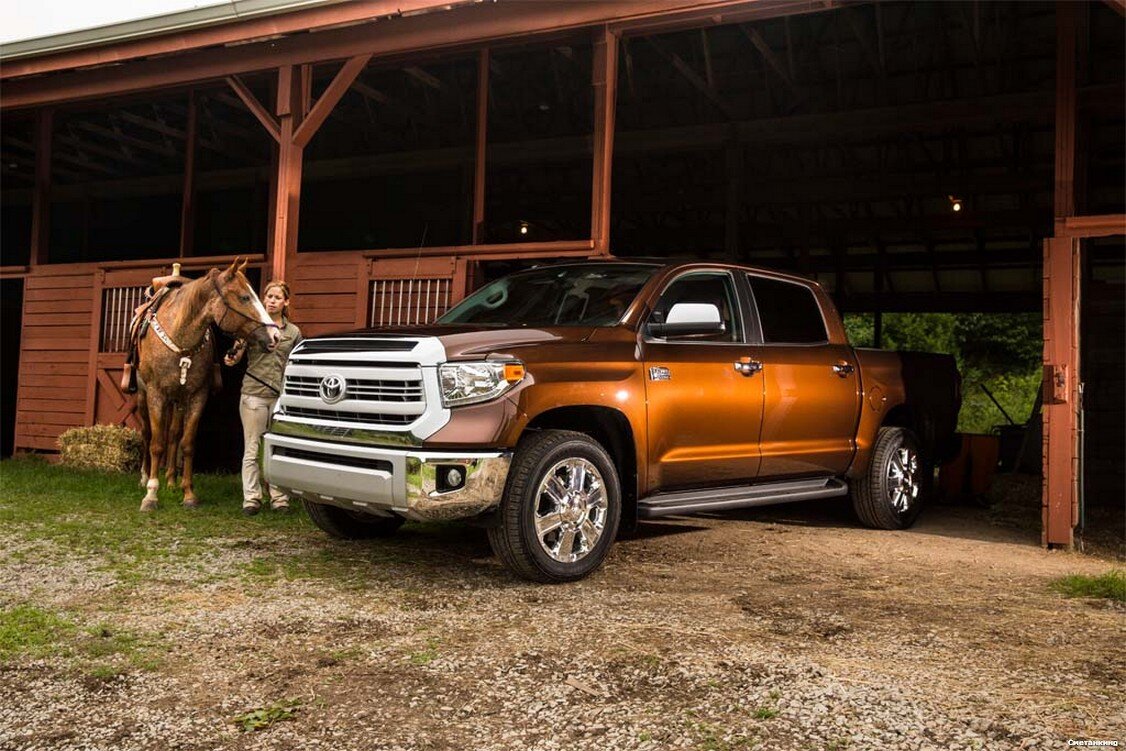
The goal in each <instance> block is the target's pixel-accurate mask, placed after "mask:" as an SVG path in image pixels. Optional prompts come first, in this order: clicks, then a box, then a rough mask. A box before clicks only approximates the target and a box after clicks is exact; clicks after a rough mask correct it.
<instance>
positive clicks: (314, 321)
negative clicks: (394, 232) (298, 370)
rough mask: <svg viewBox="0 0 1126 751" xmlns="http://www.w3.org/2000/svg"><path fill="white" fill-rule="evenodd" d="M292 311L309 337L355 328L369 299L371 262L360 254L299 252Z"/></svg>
mask: <svg viewBox="0 0 1126 751" xmlns="http://www.w3.org/2000/svg"><path fill="white" fill-rule="evenodd" d="M296 259H297V262H296V264H295V268H294V269H293V270H292V271H291V272H290V275H289V276H290V278H289V279H287V280H286V281H288V282H289V286H290V289H291V291H292V293H293V297H292V299H291V300H290V305H289V312H290V317H291V318H292V319H293V322H294V323H295V324H297V326H298V327H299V328H300V329H301V333H302V334H303V335H305V336H316V335H318V334H327V333H330V332H332V331H340V330H343V329H350V328H354V327H356V326H358V325H363V323H365V322H366V321H361V320H360V315H361V312H360V311H361V308H362V307H363V305H362V303H363V301H364V300H365V299H366V297H367V284H368V282H367V280H368V263H367V259H366V258H364V257H363V256H362V255H361V254H360V253H356V252H350V251H348V252H332V253H298V254H297V255H296Z"/></svg>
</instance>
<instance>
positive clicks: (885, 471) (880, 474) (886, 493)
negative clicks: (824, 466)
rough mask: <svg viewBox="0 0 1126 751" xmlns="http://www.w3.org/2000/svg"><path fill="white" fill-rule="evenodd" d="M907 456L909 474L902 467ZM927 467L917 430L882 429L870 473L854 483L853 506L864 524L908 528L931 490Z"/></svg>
mask: <svg viewBox="0 0 1126 751" xmlns="http://www.w3.org/2000/svg"><path fill="white" fill-rule="evenodd" d="M912 458H913V461H912ZM904 459H907V461H906V465H907V467H908V469H907V472H906V473H904V472H903V471H902V470H901V469H900V467H901V466H903V465H904V464H905V462H904ZM928 467H930V462H929V460H928V459H927V458H926V457H924V456H923V455H922V450H921V449H920V447H919V439H918V438H916V437H915V434H914V433H912V432H911V431H910V430H908V429H907V428H891V427H885V428H880V431H879V433H877V434H876V445H875V446H874V447H873V449H872V461H871V463H870V464H869V466H868V472H867V474H865V476H864V477H863V478H861V479H859V480H857V481H856V482H854V483H853V484H852V507H853V508H854V509H855V510H856V515H857V516H858V517H860V521H861V523H862V524H864V526H866V527H871V528H873V529H906V528H907V527H910V526H911V525H912V524H914V522H915V519H917V518H918V516H919V512H920V511H922V509H923V505H924V503H925V501H926V498H927V495H928V493H929V490H930V484H931V483H930V482H929V479H928V477H927V473H928ZM897 477H902V478H903V479H902V480H899V481H897V479H896V478H897Z"/></svg>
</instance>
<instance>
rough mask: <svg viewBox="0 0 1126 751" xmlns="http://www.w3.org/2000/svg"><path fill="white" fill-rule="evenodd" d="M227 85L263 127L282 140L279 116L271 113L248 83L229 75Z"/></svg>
mask: <svg viewBox="0 0 1126 751" xmlns="http://www.w3.org/2000/svg"><path fill="white" fill-rule="evenodd" d="M227 85H228V86H230V87H231V90H232V91H234V92H235V94H236V95H237V96H238V98H239V99H240V100H242V103H243V104H245V105H246V108H247V109H248V110H250V114H252V115H254V117H255V118H256V119H257V120H258V122H260V123H262V127H263V128H265V129H266V132H267V133H269V134H270V136H271V137H272V138H273V139H274V140H275V141H280V140H281V126H279V125H278V121H277V118H275V117H274V116H273V115H271V114H270V111H269V110H268V109H266V107H264V106H263V105H262V103H261V102H259V101H258V97H256V96H254V92H253V91H251V90H250V89H249V88H247V86H246V84H244V83H243V82H242V79H240V78H239V77H238V76H227Z"/></svg>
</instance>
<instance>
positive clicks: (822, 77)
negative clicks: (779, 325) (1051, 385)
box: [0, 2, 1126, 508]
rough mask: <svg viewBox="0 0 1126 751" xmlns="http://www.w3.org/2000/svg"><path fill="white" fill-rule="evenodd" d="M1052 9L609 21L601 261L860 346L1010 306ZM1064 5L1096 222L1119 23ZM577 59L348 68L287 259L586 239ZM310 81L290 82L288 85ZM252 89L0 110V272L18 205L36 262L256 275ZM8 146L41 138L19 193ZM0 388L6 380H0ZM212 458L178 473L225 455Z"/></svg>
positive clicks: (1102, 250) (550, 39) (264, 173)
mask: <svg viewBox="0 0 1126 751" xmlns="http://www.w3.org/2000/svg"><path fill="white" fill-rule="evenodd" d="M1058 12H1059V6H1057V5H1056V4H1051V3H1041V2H953V3H917V2H880V3H868V4H855V5H848V6H845V7H837V8H834V9H830V10H823V11H819V12H811V13H803V14H796V15H787V16H782V17H776V18H769V19H766V20H757V21H746V22H731V23H722V24H719V25H714V24H708V25H704V26H700V25H697V26H695V27H692V28H684V27H682V26H677V27H675V28H671V29H668V30H663V29H660V28H656V29H649V30H646V31H644V32H641V33H626V34H624V35H623V36H622V38H621V41H620V44H619V48H618V64H617V105H616V109H615V112H614V128H613V144H614V146H613V152H612V153H613V166H612V198H611V201H610V244H609V248H610V251H611V252H612V253H613V254H614V255H617V256H621V257H677V258H681V257H687V258H697V259H717V260H718V259H722V260H736V261H740V262H746V263H751V264H754V265H758V266H763V267H767V268H774V269H781V270H785V271H791V272H794V273H799V274H802V275H806V276H809V277H812V278H816V279H817V280H818V281H820V282H821V283H822V284H823V285H824V286H825V287H826V288H827V289H829V290H831V291H832V294H833V296H834V298H835V300H836V301H837V304H838V306H839V307H840V308H841V310H842V311H843V312H845V313H848V314H870V315H871V317H872V320H873V322H874V327H873V330H872V337H871V341H865V342H859V343H861V344H875V345H877V346H878V345H880V344H882V343H883V342H882V339H883V337H882V328H883V322H884V319H885V316H891V315H895V314H897V313H904V312H912V313H951V312H963V313H964V312H976V313H993V314H1001V315H1021V314H1025V315H1027V314H1037V313H1040V312H1041V311H1042V310H1043V308H1044V301H1043V295H1044V289H1043V276H1044V268H1043V257H1044V240H1045V238H1048V237H1051V236H1052V233H1053V200H1054V193H1055V185H1054V174H1055V168H1056V163H1055V161H1056V138H1055V123H1056V108H1055V103H1056V96H1057V87H1056V72H1057V62H1058V61H1057V27H1058V23H1057V22H1058V19H1057V13H1058ZM1068 12H1069V13H1070V14H1073V15H1074V18H1071V19H1070V20H1069V22H1072V23H1074V24H1075V27H1076V28H1077V30H1078V32H1077V34H1076V39H1077V45H1078V46H1077V50H1076V52H1077V54H1076V83H1077V86H1076V100H1077V103H1078V107H1077V110H1078V118H1077V138H1076V143H1077V155H1078V158H1077V166H1076V182H1075V184H1076V190H1075V201H1076V205H1077V207H1078V211H1079V213H1080V214H1114V213H1121V212H1122V210H1123V208H1122V207H1123V205H1124V203H1126V195H1124V184H1126V158H1124V144H1126V128H1124V123H1126V117H1124V111H1123V110H1124V97H1123V83H1124V78H1126V76H1124V66H1123V64H1122V62H1123V57H1122V55H1123V49H1124V48H1126V41H1124V24H1123V22H1122V17H1121V16H1120V15H1119V14H1118V13H1117V12H1116V10H1114V9H1113V8H1112V7H1111V6H1110V5H1109V4H1105V3H1084V4H1076V5H1075V6H1074V8H1073V9H1072V10H1070V11H1068ZM595 55H596V53H595V49H594V45H593V44H592V37H591V34H590V33H589V31H580V32H567V33H562V34H550V35H545V36H542V37H536V38H534V39H530V40H520V41H519V42H517V43H506V44H498V45H495V46H492V47H490V49H489V53H488V55H487V56H482V55H481V54H480V53H479V50H478V49H455V50H451V51H448V52H445V53H442V54H435V53H427V54H421V55H415V56H407V57H403V58H395V59H379V58H373V59H372V60H371V61H370V62H368V63H367V64H366V66H365V67H364V69H363V70H362V71H361V72H360V74H359V75H358V76H357V77H356V79H355V81H354V82H353V83H352V84H351V86H349V88H348V90H347V92H346V93H345V94H344V95H343V97H342V98H341V99H340V101H339V103H338V104H337V105H336V106H335V107H334V108H333V109H332V111H331V113H330V114H329V116H328V118H327V120H326V121H325V122H324V124H323V125H322V126H321V127H320V129H319V130H318V131H317V133H316V134H315V135H314V136H313V138H312V140H311V141H310V142H309V144H308V145H307V147H306V148H305V150H304V159H303V168H302V181H301V184H302V189H301V193H300V212H299V215H298V219H297V221H298V227H299V231H298V240H297V252H298V253H318V252H328V251H373V250H380V249H393V250H395V251H397V252H401V251H403V250H404V249H415V248H417V249H423V248H425V249H432V248H457V247H460V246H465V245H469V244H474V243H489V244H495V245H505V244H511V245H512V246H513V251H512V253H511V254H508V255H506V254H504V253H503V252H498V253H495V254H494V255H493V257H492V259H491V260H487V261H481V262H480V263H479V264H478V267H477V269H476V274H475V278H476V279H477V280H479V281H483V280H487V279H490V278H493V277H495V276H498V275H500V274H502V273H505V272H507V271H509V270H512V269H513V268H516V267H519V266H521V265H526V264H528V263H532V262H542V261H543V258H542V257H539V258H537V259H536V260H535V261H532V260H528V259H526V258H522V257H521V256H522V253H521V245H522V244H525V243H537V242H548V241H582V240H586V239H589V238H590V237H591V232H592V229H591V204H592V192H593V188H592V182H593V172H594V146H593V143H594V139H595V121H596V117H595V112H596V97H595V95H594V92H595V87H594V86H593V85H592V81H594V79H595V78H596V66H595V63H594V60H595ZM339 69H340V65H339V63H324V64H319V65H316V66H314V68H313V73H312V77H311V82H310V90H309V92H308V96H309V97H311V98H312V99H313V100H315V99H317V98H318V97H319V95H320V93H321V92H323V91H325V90H326V89H327V87H329V86H330V84H331V82H332V80H333V78H334V76H335V75H336V73H337V71H338V70H339ZM275 78H276V74H275V72H273V71H262V72H260V73H254V74H245V75H240V76H237V77H235V78H234V82H233V83H232V82H229V81H223V80H218V81H213V82H208V83H204V84H198V85H194V86H190V87H183V88H178V89H173V90H161V91H158V92H145V93H140V94H133V95H129V96H126V97H115V98H105V99H92V100H88V101H78V102H74V103H70V104H66V105H60V106H57V107H55V108H54V109H53V112H52V115H51V117H50V118H47V119H43V118H37V117H36V115H37V113H36V112H35V111H18V110H17V111H14V112H5V113H3V122H2V123H0V129H2V131H3V133H2V165H3V187H2V198H3V227H2V230H3V244H2V249H3V258H2V260H0V266H2V267H13V266H23V265H26V264H27V263H28V262H29V254H30V251H29V248H30V244H31V243H30V238H31V237H32V234H33V229H32V223H33V212H32V203H33V201H32V199H33V195H34V193H35V192H36V190H37V189H45V190H47V191H48V195H49V206H50V208H49V212H47V214H46V216H47V221H49V231H48V233H47V237H48V238H49V242H48V243H47V252H46V258H45V259H44V260H45V261H46V262H47V263H49V264H67V263H79V262H90V261H99V262H103V261H105V262H118V261H120V262H131V261H142V260H148V259H152V260H163V259H172V258H177V257H184V258H193V257H194V258H199V257H209V256H220V255H229V254H235V253H241V254H250V255H252V256H253V257H254V258H255V262H254V264H255V266H258V267H260V266H261V265H262V263H263V262H264V261H263V260H262V257H263V256H264V254H265V253H266V252H267V248H268V246H269V241H270V235H271V230H272V222H271V217H270V209H269V207H270V197H271V190H272V187H271V179H270V178H271V174H272V172H273V171H274V169H275V165H276V160H277V159H278V154H277V148H276V147H275V142H274V139H273V138H272V137H271V135H270V133H269V132H268V131H267V129H266V128H264V127H263V124H262V123H261V121H260V118H258V117H257V116H256V115H255V113H254V111H253V109H252V108H251V107H249V106H248V101H250V102H253V101H257V102H263V103H267V106H270V105H272V104H273V100H274V98H275V95H276V91H275V83H274V81H275ZM482 82H484V85H485V86H487V104H486V107H485V108H484V109H482V108H481V106H480V103H481V100H482V97H480V96H479V95H478V91H479V87H480V86H481V85H482ZM240 87H241V89H240ZM482 116H484V122H483V123H482ZM43 123H46V125H43ZM482 124H483V125H484V127H481V125H482ZM39 127H47V128H49V137H47V138H44V137H39V136H38V134H37V133H36V129H37V128H39ZM482 136H483V137H484V140H485V149H484V153H485V155H486V158H485V170H484V183H483V188H484V189H483V190H482V191H478V190H476V186H475V180H476V179H477V175H476V159H477V154H478V149H477V142H478V139H479V138H480V137H482ZM37 144H46V148H49V158H48V160H47V163H48V164H49V175H47V176H45V175H40V176H39V177H40V179H39V180H38V181H37V180H36V166H37V151H36V145H37ZM40 148H43V146H42V145H41V146H40ZM39 162H40V163H41V162H42V160H39ZM46 178H49V179H46ZM37 186H38V187H37ZM478 196H480V197H481V198H483V201H484V204H483V207H478V206H475V199H477V198H478ZM479 219H480V221H478V220H479ZM1082 243H1083V250H1082V290H1083V292H1082V300H1083V308H1082V312H1081V318H1082V322H1081V330H1082V333H1081V338H1082V341H1083V342H1084V349H1083V357H1084V360H1083V362H1082V367H1083V371H1082V376H1081V377H1082V379H1083V381H1084V383H1085V386H1084V405H1085V416H1086V417H1085V419H1086V424H1085V436H1086V438H1085V443H1084V446H1085V447H1086V448H1085V451H1086V453H1085V454H1084V465H1083V466H1084V473H1085V474H1084V485H1085V488H1086V494H1085V496H1084V497H1085V498H1086V499H1088V501H1089V503H1091V504H1095V505H1096V506H1097V505H1106V506H1109V507H1114V506H1117V507H1118V508H1120V507H1121V498H1122V497H1124V496H1126V474H1124V470H1123V464H1122V462H1121V457H1122V455H1123V452H1124V450H1126V446H1124V445H1123V435H1122V430H1121V418H1122V414H1123V392H1124V391H1126V389H1124V384H1123V382H1122V373H1123V367H1124V365H1126V362H1124V361H1126V355H1124V343H1126V330H1124V321H1126V317H1124V316H1123V308H1122V306H1123V299H1124V294H1123V293H1124V286H1123V285H1124V283H1126V272H1124V268H1126V266H1124V262H1126V248H1124V245H1123V238H1122V236H1117V237H1112V238H1100V239H1088V240H1083V241H1082ZM5 298H6V300H7V299H10V296H9V294H8V290H7V288H5ZM62 309H63V307H62V306H60V310H62ZM295 315H296V318H297V320H298V322H300V320H301V312H300V310H297V311H295ZM5 319H6V320H10V319H11V314H10V313H9V311H8V308H7V307H5ZM6 336H7V335H6ZM9 338H10V337H8V338H6V339H5V341H6V342H7V341H8V340H9ZM102 342H103V343H102V346H104V347H106V346H108V347H110V348H111V350H112V348H113V347H118V346H120V342H115V341H109V342H108V343H107V340H106V338H105V337H103V338H102ZM1088 345H1089V346H1088ZM5 346H7V345H5ZM17 346H18V345H17ZM106 351H110V350H106ZM6 359H7V358H6ZM3 390H4V393H5V394H6V395H7V394H8V392H9V391H11V392H12V393H13V394H14V391H15V384H14V382H13V375H12V374H10V373H9V372H8V369H7V368H5V370H4V385H3ZM211 412H212V414H211V417H209V418H208V420H209V421H210V422H211V424H212V426H213V427H212V428H211V429H212V430H214V431H215V433H216V435H218V434H221V433H222V432H223V430H225V429H226V428H225V427H224V426H223V425H222V421H223V420H224V419H225V420H227V421H228V422H230V421H232V420H234V421H237V417H235V414H236V411H234V410H229V411H228V410H223V409H220V408H215V409H213V410H212V411H211ZM1014 417H1015V418H1016V419H1017V420H1018V421H1019V422H1024V421H1025V420H1027V419H1028V418H1029V417H1030V415H1029V414H1022V415H1014ZM1000 421H1001V420H1000V419H999V420H998V422H1000ZM1033 422H1035V420H1034V421H1033ZM233 424H237V422H236V423H233ZM205 429H206V428H205ZM207 443H208V442H207V441H206V440H204V441H201V447H202V446H204V445H206V444H207ZM5 445H7V444H5ZM1034 450H1035V449H1034ZM229 453H230V452H227V454H223V453H222V452H219V453H217V454H216V455H214V456H212V457H210V461H209V460H208V459H209V458H208V457H206V456H201V459H200V460H201V463H202V464H204V465H205V466H206V465H207V464H211V466H223V465H226V466H227V467H228V468H229V467H231V466H233V464H232V463H231V462H230V460H229Z"/></svg>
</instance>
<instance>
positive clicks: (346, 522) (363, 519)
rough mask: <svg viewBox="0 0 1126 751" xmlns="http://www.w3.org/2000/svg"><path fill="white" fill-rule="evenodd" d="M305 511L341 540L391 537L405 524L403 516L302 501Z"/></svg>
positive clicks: (316, 522) (322, 527)
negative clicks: (369, 512) (377, 513)
mask: <svg viewBox="0 0 1126 751" xmlns="http://www.w3.org/2000/svg"><path fill="white" fill-rule="evenodd" d="M301 503H302V504H303V505H304V506H305V513H307V514H308V515H309V518H310V519H312V520H313V523H314V524H316V525H317V526H318V527H320V528H321V529H323V530H324V531H325V532H327V533H328V534H329V535H330V536H331V537H336V538H339V539H341V540H369V539H371V538H373V537H390V536H391V535H393V534H395V532H397V531H398V529H399V527H401V526H403V522H404V519H403V517H401V516H374V515H372V514H365V513H363V512H362V511H348V510H347V509H342V508H339V507H338V506H329V505H328V504H324V503H313V502H311V501H302V502H301Z"/></svg>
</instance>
